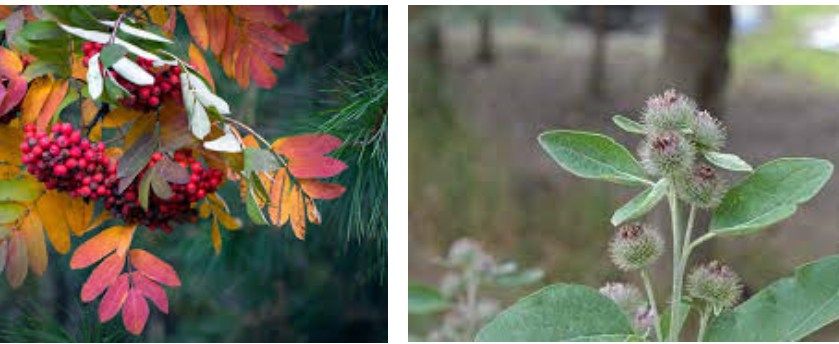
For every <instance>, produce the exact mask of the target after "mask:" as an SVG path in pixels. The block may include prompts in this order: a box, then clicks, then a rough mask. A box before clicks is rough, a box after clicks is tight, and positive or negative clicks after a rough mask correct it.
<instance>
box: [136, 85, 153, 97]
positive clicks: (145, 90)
mask: <svg viewBox="0 0 839 344" xmlns="http://www.w3.org/2000/svg"><path fill="white" fill-rule="evenodd" d="M137 95H138V96H139V97H140V99H147V98H148V97H149V96H151V87H148V86H145V87H142V88H140V91H139V92H138V93H137Z"/></svg>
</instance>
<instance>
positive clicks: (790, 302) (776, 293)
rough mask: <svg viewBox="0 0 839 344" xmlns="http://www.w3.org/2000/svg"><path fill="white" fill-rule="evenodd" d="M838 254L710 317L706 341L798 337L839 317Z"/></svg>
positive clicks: (766, 340)
mask: <svg viewBox="0 0 839 344" xmlns="http://www.w3.org/2000/svg"><path fill="white" fill-rule="evenodd" d="M837 272H839V255H834V256H828V257H825V258H822V259H819V260H818V261H815V262H811V263H808V264H806V265H803V266H801V267H799V268H797V269H796V270H795V275H794V276H792V277H787V278H783V279H780V280H778V281H776V282H775V283H772V284H771V285H769V286H768V287H766V288H765V289H763V290H761V291H760V292H759V293H757V294H755V295H754V296H753V297H752V298H751V299H749V300H748V301H746V302H743V303H742V304H740V305H739V306H737V307H735V308H734V309H733V310H731V311H726V312H723V313H722V314H720V316H719V317H717V318H715V319H714V320H712V321H711V323H710V325H709V327H708V331H707V332H706V333H705V340H707V341H753V342H758V341H761V342H764V341H765V342H774V341H785V342H787V341H798V340H801V339H803V338H804V337H806V336H807V335H809V334H811V333H813V332H815V331H816V330H818V329H820V328H822V327H824V326H826V325H828V324H830V323H832V322H834V321H836V320H839V273H837Z"/></svg>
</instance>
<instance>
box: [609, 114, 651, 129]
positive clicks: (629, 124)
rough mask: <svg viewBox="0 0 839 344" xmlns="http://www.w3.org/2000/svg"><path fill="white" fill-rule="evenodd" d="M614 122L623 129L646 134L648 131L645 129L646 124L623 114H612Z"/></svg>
mask: <svg viewBox="0 0 839 344" xmlns="http://www.w3.org/2000/svg"><path fill="white" fill-rule="evenodd" d="M612 122H615V125H617V126H618V127H619V128H621V129H623V130H624V131H627V132H630V133H635V134H646V133H647V132H646V131H645V130H644V125H643V124H641V123H638V122H636V121H634V120H632V119H630V118H628V117H624V116H621V115H614V116H612Z"/></svg>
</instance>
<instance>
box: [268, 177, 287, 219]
mask: <svg viewBox="0 0 839 344" xmlns="http://www.w3.org/2000/svg"><path fill="white" fill-rule="evenodd" d="M286 184H290V181H289V180H288V175H287V174H286V170H285V169H284V168H281V169H278V170H277V174H275V175H274V183H273V184H271V189H270V190H269V191H268V192H269V196H270V201H269V204H268V217H269V218H270V219H271V223H273V224H274V226H277V227H279V226H282V225H283V224H285V223H286V221H288V212H287V211H283V208H284V206H285V205H284V204H283V196H284V195H285V193H286V192H287V191H286V190H287V189H288V188H289V187H290V185H286Z"/></svg>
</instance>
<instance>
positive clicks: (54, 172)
mask: <svg viewBox="0 0 839 344" xmlns="http://www.w3.org/2000/svg"><path fill="white" fill-rule="evenodd" d="M23 131H24V135H25V136H24V139H23V142H22V143H21V144H20V151H21V153H22V156H21V161H22V162H23V164H24V165H26V169H27V171H29V173H30V174H32V175H33V176H35V177H36V178H38V180H39V181H41V182H42V183H44V185H45V186H46V188H47V189H56V190H60V191H66V192H69V193H70V195H71V196H73V197H83V198H86V199H98V198H100V197H105V196H108V195H110V194H111V186H110V185H111V184H114V181H115V180H116V172H117V168H116V164H114V163H113V162H112V161H111V159H110V158H108V156H107V155H105V145H104V144H103V143H102V142H99V143H92V142H90V141H89V140H88V139H86V138H82V134H81V132H80V131H79V130H74V129H73V126H72V125H70V123H56V124H55V125H54V126H53V127H52V131H51V133H46V132H43V131H38V130H36V129H35V126H34V125H32V124H28V125H26V126H25V127H24V129H23Z"/></svg>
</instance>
